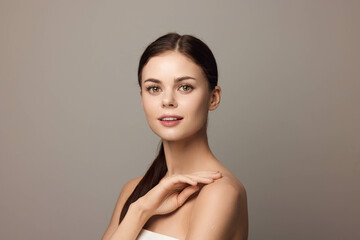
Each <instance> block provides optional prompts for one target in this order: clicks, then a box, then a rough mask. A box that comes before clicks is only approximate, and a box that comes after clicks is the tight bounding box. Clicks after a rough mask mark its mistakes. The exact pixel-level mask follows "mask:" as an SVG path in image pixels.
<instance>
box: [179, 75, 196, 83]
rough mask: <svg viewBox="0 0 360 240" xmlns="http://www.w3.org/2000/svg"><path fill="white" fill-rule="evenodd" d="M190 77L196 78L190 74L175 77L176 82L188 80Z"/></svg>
mask: <svg viewBox="0 0 360 240" xmlns="http://www.w3.org/2000/svg"><path fill="white" fill-rule="evenodd" d="M188 79H193V80H196V79H195V78H193V77H190V76H183V77H178V78H175V82H181V81H184V80H188Z"/></svg>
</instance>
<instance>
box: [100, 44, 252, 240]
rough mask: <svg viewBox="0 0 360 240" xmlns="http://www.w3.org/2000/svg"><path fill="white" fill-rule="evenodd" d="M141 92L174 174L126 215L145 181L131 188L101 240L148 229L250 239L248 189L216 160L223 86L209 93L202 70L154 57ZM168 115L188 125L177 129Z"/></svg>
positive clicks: (194, 239)
mask: <svg viewBox="0 0 360 240" xmlns="http://www.w3.org/2000/svg"><path fill="white" fill-rule="evenodd" d="M140 94H141V96H142V106H143V108H144V112H145V115H146V118H147V121H148V124H149V126H150V128H151V129H152V130H153V131H154V133H155V134H157V135H158V136H159V137H161V139H162V141H163V144H164V151H165V156H166V164H167V167H168V172H167V173H166V175H165V177H164V178H163V179H162V180H161V181H160V182H159V184H158V185H156V186H155V187H154V188H153V189H151V190H150V191H149V192H148V193H147V194H146V195H144V196H143V197H141V198H139V199H138V200H137V201H136V202H134V203H133V204H131V206H130V207H129V210H128V212H127V214H126V215H125V218H124V219H123V221H122V222H121V224H120V225H118V221H119V218H120V213H121V209H122V207H123V206H124V204H125V201H126V200H127V198H128V197H129V195H130V194H131V192H132V191H133V190H134V188H135V187H136V185H137V183H138V182H139V181H140V180H141V177H138V178H135V179H133V180H130V181H129V182H127V183H126V184H125V185H124V187H123V189H122V191H121V193H120V196H119V198H118V201H117V203H116V206H115V209H114V212H113V215H112V218H111V221H110V224H109V227H108V229H107V230H106V232H105V233H104V236H103V238H102V239H103V240H108V239H110V240H120V239H121V240H135V239H136V237H137V235H138V234H139V232H140V231H141V229H142V228H145V229H147V230H150V231H153V232H156V233H160V234H164V235H167V236H171V237H174V238H177V239H186V240H199V239H207V240H244V239H247V235H248V213H247V197H246V191H245V188H244V186H243V185H242V184H241V183H240V181H239V180H238V179H237V178H236V177H235V176H234V175H233V174H232V173H231V172H230V171H229V170H228V169H226V168H225V167H224V166H223V165H222V164H221V163H220V162H219V161H218V160H217V159H216V158H215V156H214V155H213V154H212V152H211V150H210V148H209V144H208V140H207V134H206V125H207V118H208V112H209V111H211V110H215V109H216V108H217V107H218V105H219V103H220V98H221V88H220V87H218V86H216V87H215V89H213V90H211V91H210V90H209V86H208V81H207V79H206V77H205V75H204V73H203V71H202V69H201V68H200V67H199V66H198V65H197V64H195V63H194V62H193V61H192V60H191V59H189V58H187V57H186V56H184V55H183V54H181V53H179V52H177V51H168V52H165V53H163V54H161V55H158V56H155V57H152V58H151V59H150V60H149V62H148V63H147V64H146V65H145V66H144V68H143V71H142V84H141V90H140ZM164 114H168V115H178V116H181V117H182V118H183V119H182V120H181V121H180V123H179V124H177V125H176V126H172V127H167V126H163V125H162V124H161V122H160V121H159V120H158V119H159V117H161V116H162V115H164Z"/></svg>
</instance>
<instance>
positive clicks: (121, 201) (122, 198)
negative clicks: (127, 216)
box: [102, 177, 142, 240]
mask: <svg viewBox="0 0 360 240" xmlns="http://www.w3.org/2000/svg"><path fill="white" fill-rule="evenodd" d="M141 179H142V177H138V178H134V179H132V180H130V181H128V182H127V183H126V184H125V185H124V186H123V188H122V189H121V192H120V195H119V197H118V200H117V202H116V205H115V208H114V211H113V214H112V217H111V220H110V223H109V226H108V228H107V229H106V231H105V233H104V235H103V237H102V240H109V239H110V237H111V236H112V235H113V233H114V232H115V231H116V229H117V228H118V226H119V219H120V214H121V210H122V208H123V206H124V205H125V202H126V200H127V199H128V197H129V196H130V194H131V193H132V192H133V191H134V189H135V187H136V185H137V184H138V183H139V182H140V180H141Z"/></svg>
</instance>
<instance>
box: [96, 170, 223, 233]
mask: <svg viewBox="0 0 360 240" xmlns="http://www.w3.org/2000/svg"><path fill="white" fill-rule="evenodd" d="M218 178H221V174H220V173H219V172H212V171H204V172H197V173H193V174H186V175H173V176H170V177H166V178H163V179H162V180H161V181H160V182H159V184H158V185H156V186H155V187H154V188H152V189H151V190H150V191H149V192H148V193H147V194H145V195H144V196H143V197H141V198H139V199H138V200H137V201H136V202H134V203H132V204H131V205H130V207H129V210H128V212H127V213H126V215H125V217H124V219H123V220H122V222H121V224H120V225H119V226H118V227H117V229H116V230H115V231H114V232H113V234H111V235H110V234H109V235H108V236H110V237H109V238H106V239H110V240H120V239H121V240H134V239H136V237H137V235H138V234H139V232H140V230H141V229H142V227H143V226H144V224H145V223H146V222H147V220H148V219H149V218H150V217H151V216H153V215H161V214H167V213H171V212H173V211H174V210H176V209H177V208H179V207H180V206H182V205H183V204H184V202H185V201H186V200H187V199H188V198H189V197H190V196H191V195H192V194H193V193H195V192H196V191H198V190H199V187H198V186H197V185H198V183H201V184H210V183H212V182H214V180H215V179H218ZM103 239H105V238H103Z"/></svg>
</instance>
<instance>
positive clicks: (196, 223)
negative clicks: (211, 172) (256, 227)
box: [186, 178, 248, 240]
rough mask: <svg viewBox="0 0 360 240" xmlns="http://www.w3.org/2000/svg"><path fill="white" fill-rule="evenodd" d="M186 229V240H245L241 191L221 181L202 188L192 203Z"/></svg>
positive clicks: (244, 200)
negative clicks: (188, 223)
mask: <svg viewBox="0 0 360 240" xmlns="http://www.w3.org/2000/svg"><path fill="white" fill-rule="evenodd" d="M189 226H190V227H189V231H188V234H187V236H186V240H197V239H207V240H219V239H221V240H234V239H236V240H246V239H247V236H248V212H247V197H246V191H245V188H244V187H243V186H242V185H241V184H233V183H231V182H229V181H226V180H225V179H224V178H223V179H220V180H218V181H216V182H215V183H214V184H211V185H208V186H205V187H204V188H203V189H202V190H201V192H200V194H199V196H198V198H197V200H196V203H195V205H194V208H193V213H192V215H191V218H190V225H189Z"/></svg>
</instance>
